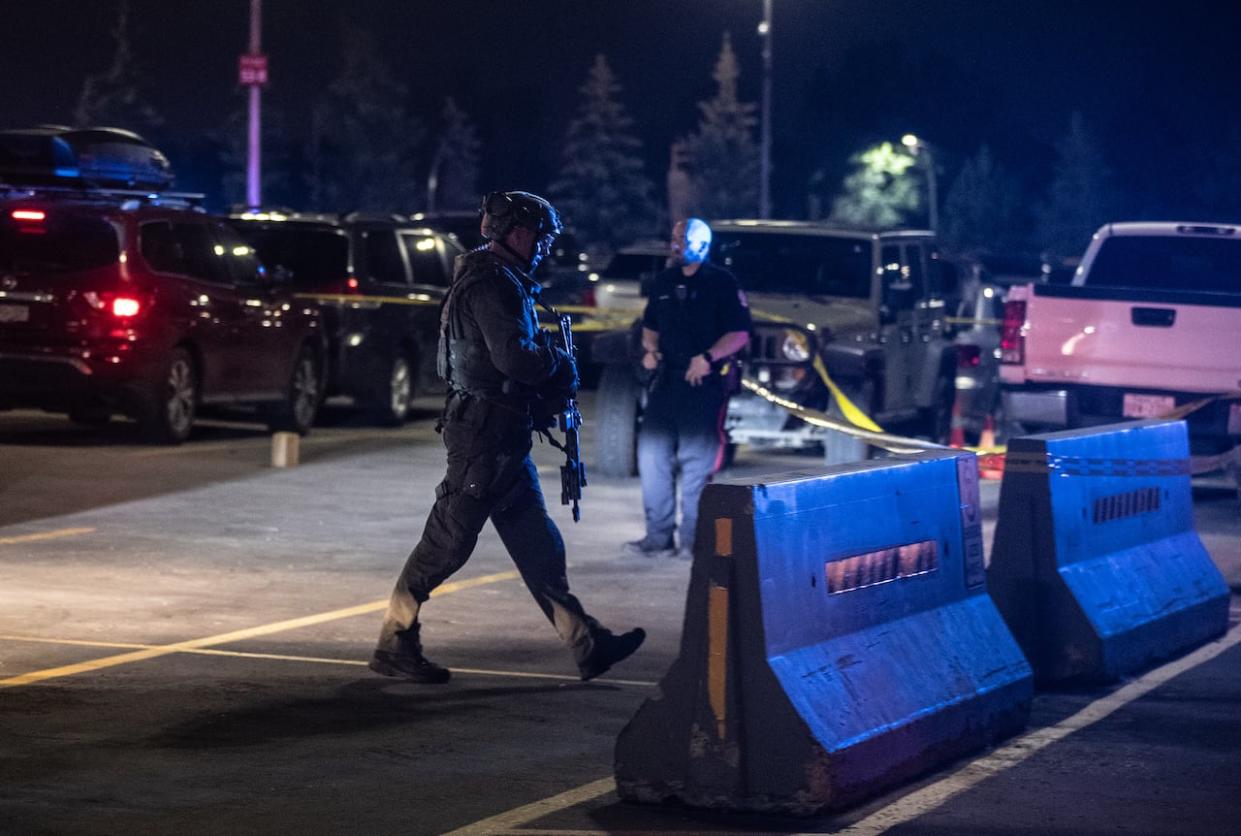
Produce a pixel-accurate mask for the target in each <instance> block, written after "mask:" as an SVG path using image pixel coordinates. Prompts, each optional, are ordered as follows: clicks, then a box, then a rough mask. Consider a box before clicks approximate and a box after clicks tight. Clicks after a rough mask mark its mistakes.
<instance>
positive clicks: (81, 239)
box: [0, 209, 121, 273]
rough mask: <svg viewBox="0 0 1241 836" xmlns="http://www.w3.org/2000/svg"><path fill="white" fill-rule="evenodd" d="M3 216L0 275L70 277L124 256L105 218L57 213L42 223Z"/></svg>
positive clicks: (49, 214)
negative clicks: (2, 273)
mask: <svg viewBox="0 0 1241 836" xmlns="http://www.w3.org/2000/svg"><path fill="white" fill-rule="evenodd" d="M20 211H21V210H11V211H10V210H5V212H4V214H3V216H0V272H9V273H70V272H74V271H78V270H90V269H93V268H96V267H104V266H107V265H109V264H112V263H114V262H115V261H116V260H117V259H118V258H119V257H120V254H121V249H120V242H119V241H118V239H117V233H116V229H115V228H114V227H113V226H112V224H110V223H108V222H107V221H105V220H104V219H102V218H97V217H92V216H89V215H80V214H75V213H73V212H58V211H56V210H55V209H48V210H34V211H36V212H38V211H42V212H43V218H42V220H37V221H29V220H28V221H23V220H18V219H15V218H14V217H13V213H14V212H20Z"/></svg>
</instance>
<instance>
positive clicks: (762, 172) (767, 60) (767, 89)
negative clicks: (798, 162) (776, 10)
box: [758, 0, 772, 218]
mask: <svg viewBox="0 0 1241 836" xmlns="http://www.w3.org/2000/svg"><path fill="white" fill-rule="evenodd" d="M771 3H772V0H763V22H762V23H760V24H759V25H758V34H759V35H761V36H762V38H763V103H762V108H763V113H762V123H761V126H760V128H759V131H760V138H759V161H758V167H759V173H758V178H759V182H758V215H759V217H760V218H770V217H771Z"/></svg>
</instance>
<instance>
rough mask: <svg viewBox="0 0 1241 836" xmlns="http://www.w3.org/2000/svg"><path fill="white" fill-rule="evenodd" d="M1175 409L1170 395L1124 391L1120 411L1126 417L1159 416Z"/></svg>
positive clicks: (1174, 399) (1174, 400) (1173, 400)
mask: <svg viewBox="0 0 1241 836" xmlns="http://www.w3.org/2000/svg"><path fill="white" fill-rule="evenodd" d="M1174 409H1176V398H1174V397H1172V396H1171V395H1134V394H1132V393H1129V392H1126V393H1125V402H1124V406H1123V408H1122V412H1123V413H1124V416H1125V417H1126V418H1161V417H1163V416H1164V415H1167V414H1168V413H1169V412H1171V411H1172V410H1174Z"/></svg>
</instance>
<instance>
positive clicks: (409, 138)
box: [306, 30, 425, 212]
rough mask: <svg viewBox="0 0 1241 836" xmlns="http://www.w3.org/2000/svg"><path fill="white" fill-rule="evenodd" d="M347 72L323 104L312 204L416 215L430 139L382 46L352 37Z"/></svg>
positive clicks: (316, 122) (316, 121) (313, 154)
mask: <svg viewBox="0 0 1241 836" xmlns="http://www.w3.org/2000/svg"><path fill="white" fill-rule="evenodd" d="M344 49H345V52H344V66H343V68H342V69H341V72H340V75H338V76H337V77H336V78H335V80H333V81H332V82H331V84H329V85H328V87H327V90H326V91H325V93H324V94H323V97H322V98H321V99H320V100H319V102H318V103H317V104H316V105H315V107H314V111H313V116H312V124H311V138H310V145H309V147H308V149H307V154H306V156H307V161H308V163H309V166H310V175H309V179H310V183H309V185H310V199H311V203H312V204H314V206H315V208H317V209H320V210H323V211H328V212H344V211H352V210H370V211H384V212H410V211H413V210H414V209H415V208H416V207H417V206H419V205H421V203H422V189H421V188H420V185H419V182H418V180H417V178H416V170H415V163H416V153H417V150H418V147H419V145H421V143H422V140H423V138H424V135H425V131H424V129H423V127H422V123H421V122H420V121H419V120H418V119H417V118H416V117H415V116H413V115H412V114H411V113H410V112H409V109H408V107H407V105H406V100H407V98H408V96H407V93H408V91H407V90H406V88H405V85H403V84H401V83H400V82H398V81H397V80H396V79H394V78H393V77H392V75H391V74H390V73H389V71H388V68H387V67H386V66H385V65H384V63H383V61H382V59H381V58H380V55H379V49H378V46H377V44H376V43H375V39H374V38H373V37H372V36H371V35H370V34H369V33H366V32H363V31H360V30H353V31H351V32H347V33H346V36H345V46H344Z"/></svg>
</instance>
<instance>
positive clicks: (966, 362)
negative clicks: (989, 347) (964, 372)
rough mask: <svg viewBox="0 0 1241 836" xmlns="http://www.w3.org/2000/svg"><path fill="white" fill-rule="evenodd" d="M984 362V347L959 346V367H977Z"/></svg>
mask: <svg viewBox="0 0 1241 836" xmlns="http://www.w3.org/2000/svg"><path fill="white" fill-rule="evenodd" d="M980 363H982V349H981V348H979V347H978V346H976V345H959V346H957V368H958V369H976V368H978V366H979V364H980Z"/></svg>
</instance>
